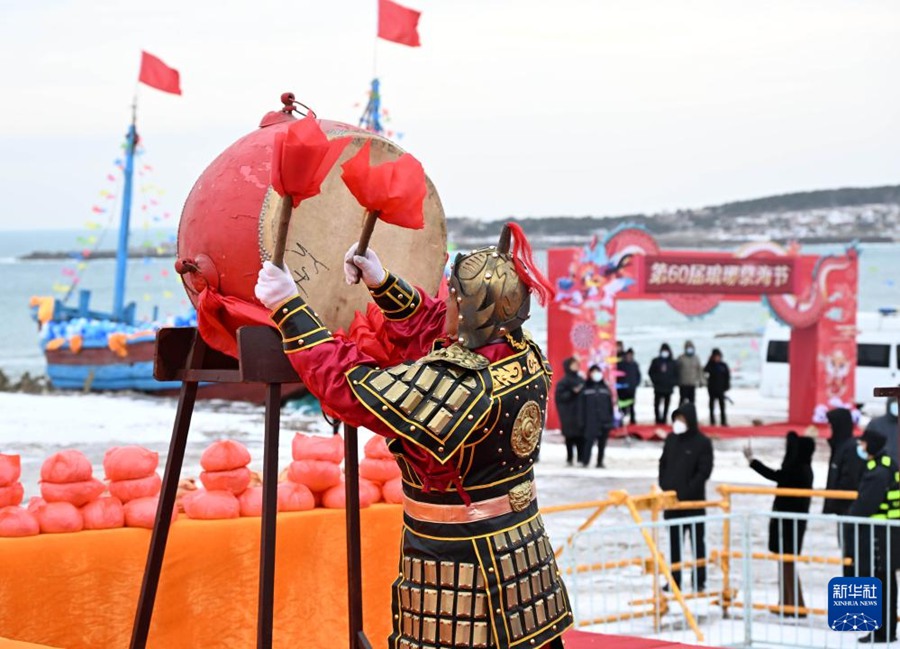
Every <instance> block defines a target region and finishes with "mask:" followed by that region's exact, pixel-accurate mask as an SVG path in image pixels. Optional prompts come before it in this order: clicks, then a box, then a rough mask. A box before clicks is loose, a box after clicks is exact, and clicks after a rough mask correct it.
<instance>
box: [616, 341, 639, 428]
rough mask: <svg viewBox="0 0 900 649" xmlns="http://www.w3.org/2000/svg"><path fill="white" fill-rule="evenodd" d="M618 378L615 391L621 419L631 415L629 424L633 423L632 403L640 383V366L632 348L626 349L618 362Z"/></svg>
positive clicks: (634, 420)
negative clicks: (622, 358) (621, 359)
mask: <svg viewBox="0 0 900 649" xmlns="http://www.w3.org/2000/svg"><path fill="white" fill-rule="evenodd" d="M618 369H619V378H618V383H617V384H616V393H617V395H618V397H619V408H620V409H621V410H622V419H623V420H624V418H625V415H629V416H630V417H631V424H632V425H634V424H635V423H637V422H636V418H635V415H634V403H635V401H637V389H638V387H639V386H640V385H641V366H640V365H638V364H637V361H635V360H634V350H633V349H630V348H629V349H628V351H626V352H625V359H624V360H623V361H622V362H621V363H619V367H618Z"/></svg>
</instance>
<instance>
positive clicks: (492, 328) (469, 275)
mask: <svg viewBox="0 0 900 649" xmlns="http://www.w3.org/2000/svg"><path fill="white" fill-rule="evenodd" d="M449 285H450V290H451V293H452V294H453V295H455V296H456V297H457V303H458V305H459V315H460V319H459V329H458V338H459V342H460V343H462V344H463V345H465V346H466V347H468V348H469V349H476V348H478V347H481V346H482V345H484V344H485V343H488V342H490V341H492V340H496V339H498V338H503V336H504V334H506V333H508V332H512V331H514V330H516V329H518V328H519V327H521V326H522V323H524V322H525V321H526V320H527V319H528V312H529V309H530V307H531V299H530V296H529V293H528V287H527V286H525V284H524V283H523V282H522V280H521V279H520V278H519V275H518V274H517V273H516V268H515V264H514V263H513V259H512V256H511V255H510V254H509V253H507V252H499V251H498V249H497V248H496V247H494V246H491V247H489V248H482V249H480V250H475V251H473V252H471V253H469V254H467V255H462V254H460V255H457V256H456V260H455V261H454V262H453V269H452V272H451V274H450V281H449Z"/></svg>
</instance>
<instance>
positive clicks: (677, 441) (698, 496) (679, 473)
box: [659, 403, 713, 518]
mask: <svg viewBox="0 0 900 649" xmlns="http://www.w3.org/2000/svg"><path fill="white" fill-rule="evenodd" d="M679 412H680V413H683V414H684V416H685V419H687V423H688V431H687V432H686V433H683V434H681V435H676V434H674V433H670V434H669V436H668V437H666V441H665V444H663V452H662V457H660V458H659V486H660V487H661V488H662V489H663V490H664V491H674V492H675V493H676V494H678V500H681V501H687V500H706V481H707V480H709V476H710V475H711V474H712V468H713V447H712V442H710V441H709V438H708V437H707V436H706V435H704V434H703V433H701V432H700V429H699V428H698V427H697V411H696V410H695V409H694V406H693V404H690V403H685V404H682V406H681V407H680V408H679V409H678V410H676V411H675V413H673V416H674V414H677V413H679ZM703 511H704V510H703V509H696V510H694V509H691V510H682V511H667V512H665V517H666V518H677V517H680V516H697V515H699V514H702V513H703Z"/></svg>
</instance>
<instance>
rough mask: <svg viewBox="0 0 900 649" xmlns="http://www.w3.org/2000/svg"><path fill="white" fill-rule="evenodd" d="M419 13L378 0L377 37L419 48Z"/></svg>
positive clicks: (393, 3) (389, 1) (387, 0)
mask: <svg viewBox="0 0 900 649" xmlns="http://www.w3.org/2000/svg"><path fill="white" fill-rule="evenodd" d="M420 15H422V14H421V13H420V12H418V11H416V10H414V9H409V8H408V7H404V6H403V5H399V4H397V3H396V2H392V1H391V0H378V37H379V38H383V39H384V40H386V41H392V42H394V43H400V44H401V45H409V46H410V47H419V45H420V44H421V43H419V31H418V29H417V27H418V24H419V16H420Z"/></svg>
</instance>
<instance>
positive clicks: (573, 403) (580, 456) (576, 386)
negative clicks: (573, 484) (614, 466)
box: [553, 356, 584, 466]
mask: <svg viewBox="0 0 900 649" xmlns="http://www.w3.org/2000/svg"><path fill="white" fill-rule="evenodd" d="M563 368H564V369H565V374H564V375H563V377H562V378H561V379H560V380H559V382H558V383H557V384H556V389H555V391H554V395H553V396H554V398H555V400H556V412H557V413H559V426H560V429H561V430H562V434H563V437H564V438H565V440H566V464H567V465H568V466H572V461H573V460H575V461H577V462H578V463H579V464H583V463H584V433H583V432H582V430H581V422H580V421H579V420H578V395H579V394H580V393H581V390H582V388H584V379H583V378H581V375H580V374H579V373H578V370H579V369H580V368H581V363H579V362H578V359H577V358H575V357H574V356H573V357H571V358H567V359H566V360H565V361H563Z"/></svg>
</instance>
